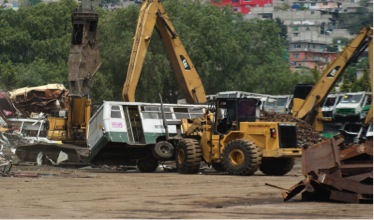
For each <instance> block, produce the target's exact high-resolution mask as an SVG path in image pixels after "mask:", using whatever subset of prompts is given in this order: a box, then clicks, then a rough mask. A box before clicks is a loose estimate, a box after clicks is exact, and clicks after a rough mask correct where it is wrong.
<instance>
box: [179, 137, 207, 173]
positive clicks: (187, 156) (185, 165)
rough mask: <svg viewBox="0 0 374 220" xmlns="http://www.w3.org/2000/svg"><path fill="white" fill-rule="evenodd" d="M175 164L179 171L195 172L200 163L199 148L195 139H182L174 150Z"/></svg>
mask: <svg viewBox="0 0 374 220" xmlns="http://www.w3.org/2000/svg"><path fill="white" fill-rule="evenodd" d="M175 160H176V165H177V170H178V172H179V173H183V174H192V173H197V172H198V171H199V169H200V163H201V148H200V145H199V142H198V141H197V140H195V139H182V140H180V141H179V143H178V145H177V150H176V156H175Z"/></svg>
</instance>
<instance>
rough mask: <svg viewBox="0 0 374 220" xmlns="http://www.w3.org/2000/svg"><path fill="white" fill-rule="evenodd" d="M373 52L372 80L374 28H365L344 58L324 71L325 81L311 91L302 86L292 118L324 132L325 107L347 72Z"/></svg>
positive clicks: (334, 62) (366, 121) (347, 47)
mask: <svg viewBox="0 0 374 220" xmlns="http://www.w3.org/2000/svg"><path fill="white" fill-rule="evenodd" d="M366 49H368V50H369V64H370V77H371V80H372V77H373V56H372V54H373V28H372V27H364V28H362V29H361V31H360V32H359V33H358V34H357V36H356V37H355V38H354V39H353V40H352V41H351V42H350V43H349V44H347V45H346V47H345V48H344V50H343V51H342V52H341V53H340V55H339V56H338V57H337V58H336V59H335V60H334V61H333V62H332V63H331V64H330V65H329V66H328V67H327V68H326V69H325V70H324V72H323V73H322V75H321V77H320V78H319V80H318V81H317V83H315V84H314V86H310V87H309V89H311V90H310V91H307V90H309V89H308V87H306V86H304V85H302V86H299V87H296V88H295V94H294V99H293V108H292V114H293V116H294V117H296V118H299V119H303V120H305V121H306V122H308V123H310V124H311V125H312V126H313V127H314V129H315V130H316V131H323V121H322V120H321V118H322V112H321V105H322V104H323V101H324V100H325V98H326V97H327V95H328V94H329V93H330V91H331V90H332V88H333V86H334V85H335V83H336V82H337V81H338V80H339V78H340V77H341V76H342V74H343V73H344V70H345V69H346V68H347V67H348V66H349V65H350V64H351V63H352V62H354V61H356V60H357V59H358V57H359V56H360V55H361V54H362V53H363V52H364V51H365V50H366ZM371 83H372V81H371ZM372 106H373V103H371V107H370V110H369V112H368V114H367V117H366V119H365V123H366V124H367V123H368V122H369V121H370V120H371V119H370V117H371V118H372V114H373V111H372Z"/></svg>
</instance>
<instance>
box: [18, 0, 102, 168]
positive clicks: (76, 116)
mask: <svg viewBox="0 0 374 220" xmlns="http://www.w3.org/2000/svg"><path fill="white" fill-rule="evenodd" d="M98 21H99V16H98V14H97V13H96V12H95V11H94V9H93V6H92V4H91V0H82V2H81V5H80V7H78V8H77V9H76V10H75V11H74V12H73V13H72V16H71V22H72V26H73V29H72V34H71V42H70V52H69V59H68V68H69V70H68V81H69V94H68V97H67V100H66V105H65V106H67V107H66V109H64V110H60V109H59V110H55V111H52V114H50V115H49V116H48V117H47V126H46V127H47V138H48V139H49V140H53V141H60V142H61V143H62V144H47V143H46V144H41V143H39V144H35V145H31V146H30V145H28V146H20V147H18V148H17V155H18V156H19V157H20V158H21V159H23V160H33V161H35V158H36V155H37V154H38V153H39V152H44V153H45V154H49V157H50V158H53V159H55V158H56V157H57V156H56V154H57V155H58V153H59V152H60V150H62V151H64V152H66V153H67V154H68V155H69V161H74V162H76V161H77V160H78V158H77V151H79V150H81V149H83V148H86V146H87V143H86V136H87V126H88V122H89V120H90V117H91V99H90V98H89V92H90V89H91V87H92V79H93V77H94V76H95V74H96V72H97V71H98V69H99V68H100V65H101V61H100V54H99V49H98V41H97V25H98ZM32 149H33V150H32ZM47 152H48V153H47Z"/></svg>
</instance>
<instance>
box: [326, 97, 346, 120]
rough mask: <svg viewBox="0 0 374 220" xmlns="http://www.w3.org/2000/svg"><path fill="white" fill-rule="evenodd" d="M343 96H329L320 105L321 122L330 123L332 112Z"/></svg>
mask: <svg viewBox="0 0 374 220" xmlns="http://www.w3.org/2000/svg"><path fill="white" fill-rule="evenodd" d="M342 97H343V94H329V95H328V96H327V97H326V99H325V101H324V102H323V104H322V120H323V121H332V120H333V112H334V109H335V108H336V106H337V105H338V103H339V102H340V100H341V99H342Z"/></svg>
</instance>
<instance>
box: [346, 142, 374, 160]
mask: <svg viewBox="0 0 374 220" xmlns="http://www.w3.org/2000/svg"><path fill="white" fill-rule="evenodd" d="M361 154H369V155H370V154H371V156H372V155H373V146H372V145H371V146H370V145H369V144H368V143H366V144H355V145H352V146H351V147H349V148H346V149H342V150H341V151H340V160H346V159H349V158H353V157H357V156H359V155H361Z"/></svg>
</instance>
